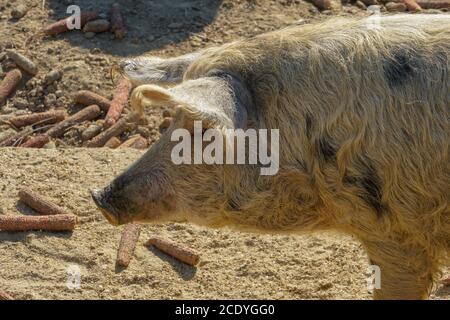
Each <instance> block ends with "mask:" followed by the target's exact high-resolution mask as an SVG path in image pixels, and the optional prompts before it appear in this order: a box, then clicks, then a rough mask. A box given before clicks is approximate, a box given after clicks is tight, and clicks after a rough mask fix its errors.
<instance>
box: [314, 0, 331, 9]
mask: <svg viewBox="0 0 450 320" xmlns="http://www.w3.org/2000/svg"><path fill="white" fill-rule="evenodd" d="M311 2H312V3H313V4H314V5H315V6H316V7H317V9H319V10H330V9H331V1H330V0H312V1H311Z"/></svg>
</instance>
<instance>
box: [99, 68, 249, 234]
mask: <svg viewBox="0 0 450 320" xmlns="http://www.w3.org/2000/svg"><path fill="white" fill-rule="evenodd" d="M145 105H165V106H170V107H171V108H173V109H174V111H175V112H174V117H173V120H172V123H171V125H170V127H169V128H168V129H167V131H166V132H164V134H163V135H162V136H161V138H160V139H159V141H157V142H156V143H155V144H154V145H153V146H152V147H151V148H150V149H149V150H148V151H147V152H146V153H145V154H144V155H143V156H142V157H141V158H140V159H139V160H137V161H136V162H135V163H134V164H132V165H131V166H130V167H129V168H128V169H126V170H125V171H124V172H123V173H122V174H120V175H119V176H118V177H116V178H115V179H114V180H113V181H112V182H111V183H110V184H109V185H107V186H106V187H105V188H103V189H99V190H93V191H92V197H93V199H94V201H95V203H96V205H97V206H98V208H99V209H100V210H101V212H102V213H103V214H104V216H105V217H106V218H107V219H108V221H109V222H111V223H112V224H114V225H119V224H125V223H130V222H165V221H190V222H194V223H197V224H203V225H209V226H220V225H223V224H226V222H225V220H226V219H225V218H224V210H226V208H227V207H229V206H230V205H229V200H227V196H226V194H225V193H226V191H225V190H226V189H227V188H228V187H227V186H226V184H227V182H226V181H225V178H224V177H225V175H226V173H225V170H231V171H230V172H233V170H236V169H232V168H230V167H229V166H228V165H223V164H205V163H201V164H194V159H193V158H194V153H195V150H194V145H192V149H191V150H192V152H191V155H192V161H191V164H186V163H184V164H176V163H174V161H173V157H172V152H173V150H174V147H175V146H176V145H177V144H179V140H177V141H172V140H173V139H172V134H173V133H174V131H175V130H177V129H185V130H184V131H183V130H182V131H183V132H186V133H187V134H189V135H193V134H194V131H195V130H196V129H194V121H201V123H202V128H203V130H205V129H209V128H215V129H217V130H218V131H220V132H223V130H224V129H227V128H231V129H237V128H246V127H247V124H248V121H247V116H248V112H247V110H248V109H249V106H250V105H251V97H250V94H249V93H248V91H247V90H246V88H245V86H244V85H243V84H242V82H241V81H240V80H239V79H237V78H235V77H234V76H230V75H227V74H219V75H213V76H211V77H205V78H200V79H197V80H190V81H185V82H183V83H182V84H180V85H178V86H175V87H173V88H171V89H164V88H161V87H158V86H154V85H142V86H139V87H137V88H136V89H135V90H134V91H133V94H132V97H131V106H132V107H133V109H134V110H136V111H137V112H139V113H142V112H143V106H145ZM197 123H198V122H197ZM192 142H193V139H192ZM192 144H193V143H192ZM204 147H205V146H204V145H203V146H202V148H204ZM227 166H228V168H226V167H227ZM245 170H247V171H245ZM256 171H257V170H256V169H255V168H254V166H239V175H241V176H251V175H253V174H254V173H255V172H256ZM228 176H229V174H228ZM233 179H239V178H238V176H236V177H235V178H233ZM234 182H235V183H239V182H238V181H236V180H235V181H234Z"/></svg>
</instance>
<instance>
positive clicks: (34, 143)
mask: <svg viewBox="0 0 450 320" xmlns="http://www.w3.org/2000/svg"><path fill="white" fill-rule="evenodd" d="M48 142H50V137H49V136H48V135H46V134H39V135H37V136H34V137H31V138H30V139H28V140H27V141H25V142H24V143H22V144H21V145H20V147H21V148H42V147H43V146H45V145H46V144H47V143H48Z"/></svg>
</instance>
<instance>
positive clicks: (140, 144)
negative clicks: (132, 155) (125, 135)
mask: <svg viewBox="0 0 450 320" xmlns="http://www.w3.org/2000/svg"><path fill="white" fill-rule="evenodd" d="M147 147H148V141H147V139H145V138H144V137H142V136H141V135H140V134H137V135H134V136H132V137H130V138H129V139H128V140H127V141H125V142H124V143H122V144H121V145H120V146H119V149H124V148H135V149H146V148H147Z"/></svg>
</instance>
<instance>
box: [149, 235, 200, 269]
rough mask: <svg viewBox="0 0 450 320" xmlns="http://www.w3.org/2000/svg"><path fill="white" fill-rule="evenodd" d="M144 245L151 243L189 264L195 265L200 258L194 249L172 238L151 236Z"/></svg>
mask: <svg viewBox="0 0 450 320" xmlns="http://www.w3.org/2000/svg"><path fill="white" fill-rule="evenodd" d="M145 245H146V246H150V245H153V246H155V247H156V248H158V249H159V250H161V251H162V252H164V253H167V254H168V255H170V256H172V257H174V258H176V259H178V260H180V261H182V262H184V263H186V264H189V265H191V266H195V265H196V264H197V263H198V262H199V260H200V255H199V254H198V253H197V252H196V251H195V250H193V249H191V248H188V247H186V246H183V245H180V244H178V243H176V242H174V241H172V240H168V239H164V238H161V237H153V238H151V239H149V240H148V241H147V242H146V244H145Z"/></svg>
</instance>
